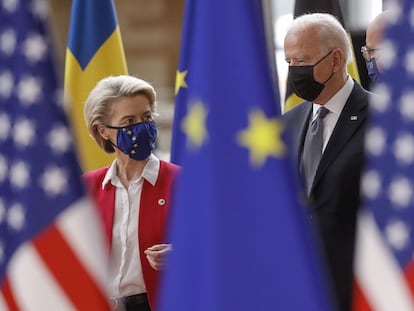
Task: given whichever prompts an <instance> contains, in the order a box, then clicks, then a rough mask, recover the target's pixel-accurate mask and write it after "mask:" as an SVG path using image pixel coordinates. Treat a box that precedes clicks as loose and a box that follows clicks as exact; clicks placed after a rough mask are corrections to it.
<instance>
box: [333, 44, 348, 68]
mask: <svg viewBox="0 0 414 311" xmlns="http://www.w3.org/2000/svg"><path fill="white" fill-rule="evenodd" d="M332 54H333V63H334V72H336V71H338V70H339V69H340V68H342V66H346V64H345V63H346V59H345V55H344V52H343V51H342V50H341V49H339V48H336V49H334V50H333V52H332Z"/></svg>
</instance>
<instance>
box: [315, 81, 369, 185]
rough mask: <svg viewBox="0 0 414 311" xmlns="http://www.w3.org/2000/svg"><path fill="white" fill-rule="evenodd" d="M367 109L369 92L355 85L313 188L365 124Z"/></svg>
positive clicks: (322, 160)
mask: <svg viewBox="0 0 414 311" xmlns="http://www.w3.org/2000/svg"><path fill="white" fill-rule="evenodd" d="M367 108H368V92H366V91H365V90H364V89H362V87H361V86H360V85H359V84H357V83H355V85H354V88H353V90H352V92H351V95H350V96H349V98H348V100H347V102H346V104H345V106H344V109H343V110H342V113H341V115H340V116H339V119H338V122H337V124H336V126H335V129H334V131H333V133H332V135H331V138H330V139H329V143H328V145H327V146H326V149H325V152H324V153H323V155H322V158H321V161H320V163H319V167H318V170H317V171H316V175H315V179H314V181H313V187H314V186H315V185H316V184H317V182H318V181H319V179H320V178H321V177H322V176H323V174H324V172H325V171H326V169H327V168H328V167H329V165H330V164H331V163H332V162H333V161H334V160H335V159H336V158H337V157H338V156H339V154H340V153H341V151H342V150H343V148H344V147H345V146H346V145H347V144H348V143H349V141H350V140H351V139H352V137H353V136H354V135H355V133H356V132H357V131H358V129H359V128H360V127H361V125H362V124H363V123H364V121H365V119H366V117H367V113H368V109H367Z"/></svg>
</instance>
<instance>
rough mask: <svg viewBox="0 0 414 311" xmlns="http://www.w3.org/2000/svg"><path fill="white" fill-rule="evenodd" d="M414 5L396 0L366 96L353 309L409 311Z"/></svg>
mask: <svg viewBox="0 0 414 311" xmlns="http://www.w3.org/2000/svg"><path fill="white" fill-rule="evenodd" d="M413 12H414V3H413V2H412V1H409V0H399V1H394V6H393V7H392V9H391V11H390V16H392V19H391V21H390V24H389V25H388V26H387V27H386V28H385V33H384V40H383V42H382V43H381V46H380V55H379V56H378V57H381V60H383V64H384V65H383V66H382V69H383V70H382V75H381V77H382V79H381V82H379V83H378V84H377V85H376V86H375V88H374V90H373V91H374V93H375V96H372V97H371V103H370V104H371V119H370V123H369V127H368V130H367V134H366V139H365V141H366V150H367V167H366V169H365V172H364V174H363V179H362V186H361V187H362V194H363V196H364V206H363V209H362V211H361V213H360V217H359V220H358V223H359V224H358V231H357V248H356V259H355V260H356V263H355V269H356V271H355V274H356V280H357V287H356V289H357V290H356V295H355V297H356V298H355V302H354V310H355V311H370V310H372V311H381V310H399V311H406V310H407V311H408V310H414V260H413V253H414V238H413V237H414V200H413V198H414V196H413V194H414V193H413V189H414V186H413V185H414V149H413V148H414V147H413V146H414V143H413V142H414V134H413V133H414V109H413V107H414V105H413V100H412V99H413V96H414V95H413V94H414V88H413V85H414V77H413V70H412V67H411V66H410V65H409V64H410V59H411V58H412V51H413V44H412V40H411V39H412V38H414V26H413V21H412V16H413Z"/></svg>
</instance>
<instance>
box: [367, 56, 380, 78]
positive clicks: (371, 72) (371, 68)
mask: <svg viewBox="0 0 414 311" xmlns="http://www.w3.org/2000/svg"><path fill="white" fill-rule="evenodd" d="M365 64H366V66H367V70H368V76H369V78H370V79H371V81H372V82H374V83H378V82H380V81H381V73H380V72H379V71H378V67H377V63H376V62H375V58H374V57H371V59H370V60H365Z"/></svg>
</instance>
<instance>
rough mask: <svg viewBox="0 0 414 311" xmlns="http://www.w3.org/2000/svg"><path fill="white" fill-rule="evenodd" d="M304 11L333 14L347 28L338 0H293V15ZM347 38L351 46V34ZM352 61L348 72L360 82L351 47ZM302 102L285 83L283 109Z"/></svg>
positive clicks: (301, 13) (295, 15)
mask: <svg viewBox="0 0 414 311" xmlns="http://www.w3.org/2000/svg"><path fill="white" fill-rule="evenodd" d="M306 13H329V14H332V15H334V16H335V17H336V18H338V20H339V21H340V22H341V24H342V25H343V26H344V28H345V29H347V26H346V24H345V20H344V18H343V14H342V7H341V2H340V0H312V1H310V0H296V1H295V8H294V14H293V15H294V17H297V16H300V15H303V14H306ZM348 36H349V40H350V42H351V48H352V38H351V35H350V34H348ZM351 52H352V61H351V62H350V63H349V64H348V67H347V68H348V72H349V74H350V75H351V76H352V77H353V78H354V79H355V80H356V81H358V82H360V78H359V73H358V67H357V63H356V61H355V56H354V52H353V49H352V51H351ZM301 102H303V99H302V98H300V97H298V96H297V95H296V94H295V93H294V92H293V90H292V88H291V87H290V85H289V83H287V85H286V94H285V109H284V111H285V112H286V111H288V110H289V109H292V108H293V107H295V106H296V105H298V104H300V103H301Z"/></svg>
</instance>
